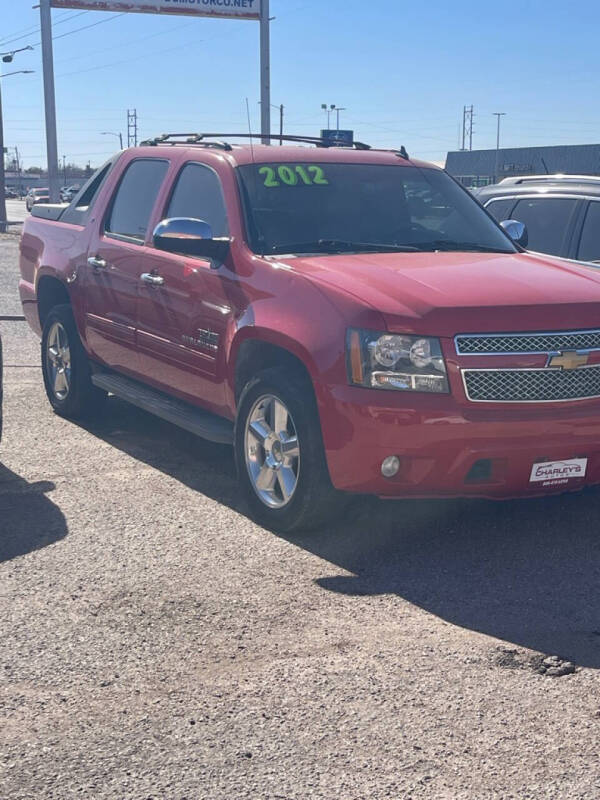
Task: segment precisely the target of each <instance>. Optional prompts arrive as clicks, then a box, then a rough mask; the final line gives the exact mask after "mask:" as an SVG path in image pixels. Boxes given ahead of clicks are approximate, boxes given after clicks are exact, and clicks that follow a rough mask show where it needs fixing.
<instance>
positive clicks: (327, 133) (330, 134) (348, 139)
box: [321, 130, 354, 147]
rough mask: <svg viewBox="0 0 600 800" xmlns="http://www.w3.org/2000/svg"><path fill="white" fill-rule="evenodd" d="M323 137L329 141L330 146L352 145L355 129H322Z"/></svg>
mask: <svg viewBox="0 0 600 800" xmlns="http://www.w3.org/2000/svg"><path fill="white" fill-rule="evenodd" d="M321 139H324V140H325V141H326V142H327V145H328V147H352V145H353V144H354V131H342V130H322V131H321Z"/></svg>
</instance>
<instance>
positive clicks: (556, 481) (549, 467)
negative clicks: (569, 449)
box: [529, 458, 588, 486]
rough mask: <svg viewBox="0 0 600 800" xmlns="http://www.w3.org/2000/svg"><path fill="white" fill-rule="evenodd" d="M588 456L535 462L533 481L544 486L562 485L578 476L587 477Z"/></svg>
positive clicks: (532, 472)
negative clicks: (540, 462) (541, 462)
mask: <svg viewBox="0 0 600 800" xmlns="http://www.w3.org/2000/svg"><path fill="white" fill-rule="evenodd" d="M587 462H588V460H587V458H571V459H569V460H568V461H546V462H544V463H543V464H534V465H533V468H532V470H531V477H530V479H529V480H530V482H531V483H541V484H542V486H560V485H561V484H564V483H569V482H570V481H572V480H575V479H577V478H585V473H586V470H587Z"/></svg>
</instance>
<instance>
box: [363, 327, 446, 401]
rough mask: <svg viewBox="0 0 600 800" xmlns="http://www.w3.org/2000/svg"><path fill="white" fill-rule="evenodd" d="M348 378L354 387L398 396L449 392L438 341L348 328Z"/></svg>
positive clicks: (423, 337)
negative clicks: (400, 392) (388, 390)
mask: <svg viewBox="0 0 600 800" xmlns="http://www.w3.org/2000/svg"><path fill="white" fill-rule="evenodd" d="M347 364H348V378H349V380H350V383H351V384H353V385H355V386H368V387H370V388H372V389H392V390H396V391H402V392H410V391H412V392H434V393H436V394H445V393H448V392H449V386H448V376H447V374H446V365H445V363H444V358H443V356H442V348H441V345H440V341H439V339H432V338H430V337H428V336H404V335H402V334H390V333H375V332H373V331H361V330H356V329H355V328H351V329H350V330H349V331H348V341H347Z"/></svg>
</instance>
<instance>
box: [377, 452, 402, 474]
mask: <svg viewBox="0 0 600 800" xmlns="http://www.w3.org/2000/svg"><path fill="white" fill-rule="evenodd" d="M399 469H400V459H399V458H398V456H388V457H387V458H386V459H385V460H384V461H383V463H382V465H381V474H382V475H383V477H384V478H393V477H394V475H397V474H398V470H399Z"/></svg>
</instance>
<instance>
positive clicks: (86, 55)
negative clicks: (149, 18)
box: [54, 22, 189, 64]
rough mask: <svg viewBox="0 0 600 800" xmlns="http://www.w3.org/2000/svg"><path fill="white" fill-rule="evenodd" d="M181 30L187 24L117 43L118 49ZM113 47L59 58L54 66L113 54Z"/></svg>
mask: <svg viewBox="0 0 600 800" xmlns="http://www.w3.org/2000/svg"><path fill="white" fill-rule="evenodd" d="M182 28H189V23H188V22H185V23H184V24H183V25H176V26H175V27H174V28H171V29H170V30H168V31H159V32H158V33H151V34H150V35H149V36H139V37H138V38H136V39H129V40H128V41H125V42H119V43H118V45H115V46H118V47H129V46H130V45H132V44H137V43H138V42H145V41H147V40H148V39H155V38H156V37H157V36H168V35H169V34H170V33H174V32H175V31H178V30H181V29H182ZM115 46H113V47H103V48H102V49H101V50H91V51H86V52H85V53H82V54H80V55H78V56H69V58H60V59H58V60H57V61H55V62H54V63H55V64H64V63H65V62H66V61H76V60H77V59H79V58H89V57H90V56H95V55H98V54H99V53H106V52H108V51H111V52H114V49H115Z"/></svg>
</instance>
